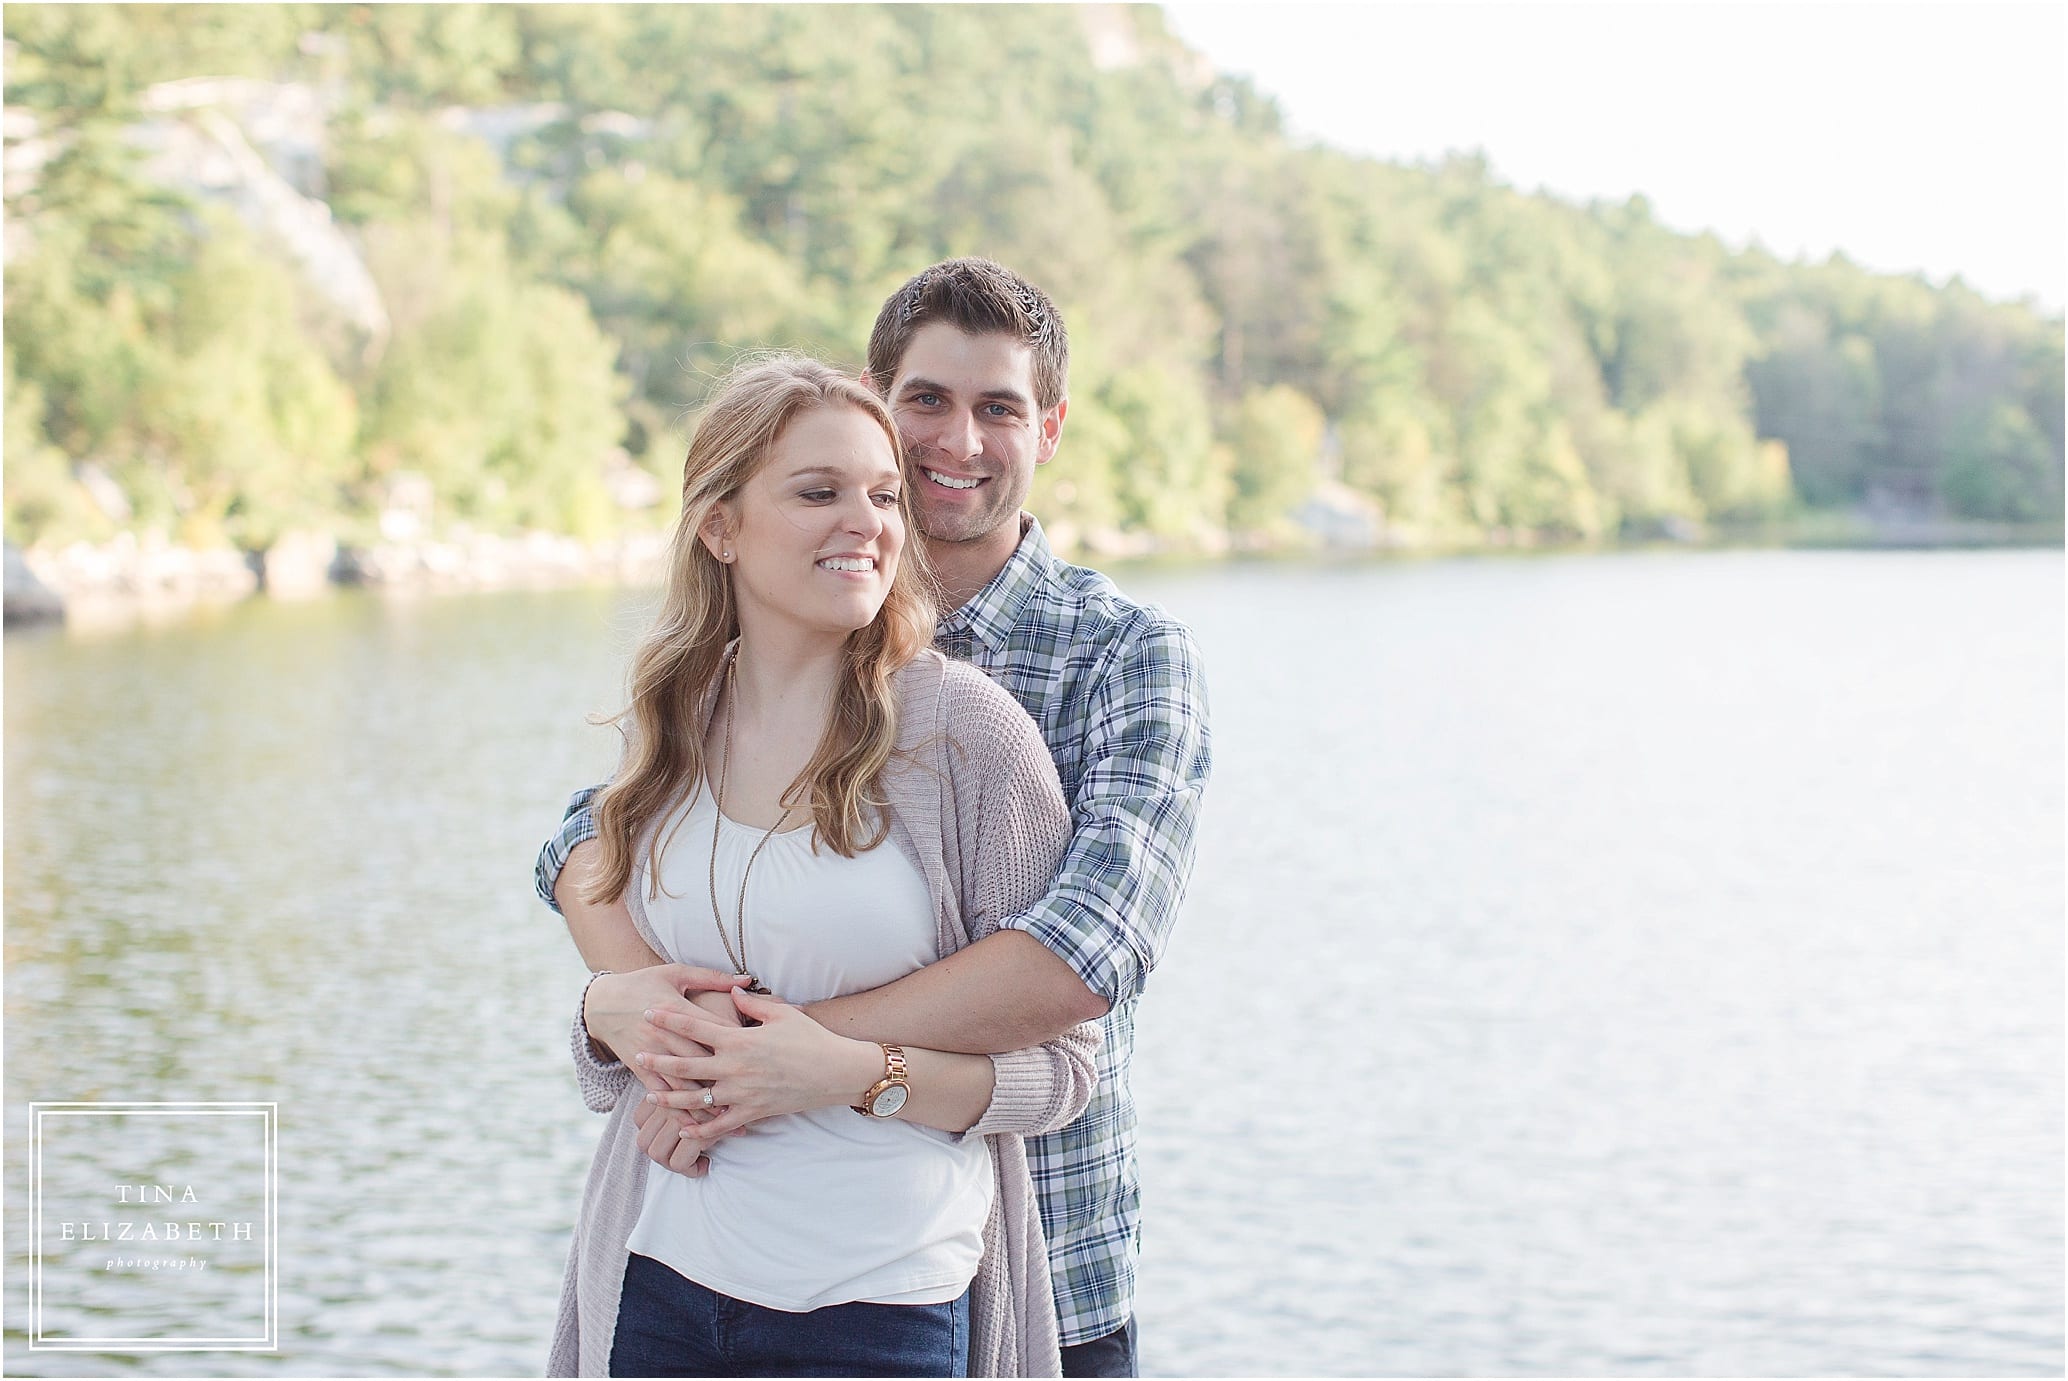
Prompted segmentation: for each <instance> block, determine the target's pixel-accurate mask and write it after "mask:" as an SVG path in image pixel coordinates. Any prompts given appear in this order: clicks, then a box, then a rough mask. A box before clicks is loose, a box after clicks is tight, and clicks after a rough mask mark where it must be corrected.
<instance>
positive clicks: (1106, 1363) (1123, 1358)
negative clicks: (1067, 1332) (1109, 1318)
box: [1063, 1317, 1141, 1377]
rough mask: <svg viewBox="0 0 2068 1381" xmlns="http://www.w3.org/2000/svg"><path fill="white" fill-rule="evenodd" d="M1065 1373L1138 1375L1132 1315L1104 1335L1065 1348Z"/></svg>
mask: <svg viewBox="0 0 2068 1381" xmlns="http://www.w3.org/2000/svg"><path fill="white" fill-rule="evenodd" d="M1063 1375H1065V1376H1073V1377H1074V1376H1139V1375H1141V1371H1140V1369H1139V1367H1138V1366H1137V1364H1136V1361H1135V1321H1134V1319H1133V1318H1132V1317H1130V1318H1129V1319H1128V1321H1127V1322H1126V1323H1124V1324H1122V1325H1120V1327H1118V1328H1116V1329H1114V1330H1113V1331H1112V1332H1111V1333H1108V1334H1107V1335H1106V1336H1105V1337H1103V1338H1093V1339H1092V1340H1091V1341H1090V1342H1088V1343H1078V1344H1076V1345H1075V1346H1073V1347H1066V1348H1064V1349H1063Z"/></svg>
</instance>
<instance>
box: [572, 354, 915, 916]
mask: <svg viewBox="0 0 2068 1381" xmlns="http://www.w3.org/2000/svg"><path fill="white" fill-rule="evenodd" d="M822 407H843V408H853V409H855V410H856V411H858V412H861V413H864V414H866V415H867V416H868V417H869V419H870V420H871V421H874V422H875V423H876V424H877V425H878V426H880V427H882V428H883V434H884V436H885V437H887V438H888V439H889V441H890V448H891V454H892V456H893V457H897V458H899V460H900V461H902V458H903V455H904V450H903V447H902V446H901V445H900V443H899V440H898V429H897V424H896V423H895V422H893V421H892V420H891V416H890V411H889V409H888V408H886V407H885V406H884V404H883V400H882V399H880V398H878V397H877V396H876V395H875V394H874V393H873V392H871V391H870V390H869V389H867V388H865V387H863V386H862V385H861V384H860V383H859V382H857V381H856V380H853V379H849V378H847V377H845V376H844V375H842V374H840V373H838V372H837V371H835V370H833V369H832V368H831V367H829V366H827V365H824V364H821V363H819V362H818V361H817V360H812V359H807V358H805V357H803V356H800V355H779V356H775V357H772V358H766V359H761V360H757V361H754V362H751V363H749V364H746V365H743V366H742V367H740V368H738V369H736V370H734V371H733V373H732V375H731V376H730V377H729V378H728V379H727V380H726V382H725V384H724V386H723V387H722V388H720V390H719V391H718V394H717V396H716V397H715V398H714V399H713V401H712V402H711V404H710V406H709V407H708V408H707V409H706V410H705V412H704V416H703V420H702V422H701V423H700V424H699V425H698V427H697V431H696V438H695V439H694V440H693V441H691V442H690V443H689V455H688V458H687V459H686V460H685V461H684V462H683V467H682V516H681V518H680V519H679V520H678V521H677V522H676V524H675V536H674V540H673V542H672V543H671V545H670V547H669V552H668V580H667V589H666V591H665V593H664V595H663V597H662V601H661V610H660V613H659V615H658V616H657V617H656V618H655V620H654V626H653V629H652V631H651V632H649V633H648V634H647V635H646V638H645V640H644V641H643V642H642V643H641V644H640V646H639V651H638V653H637V654H636V655H635V656H634V658H633V661H632V676H631V704H629V705H628V706H626V707H625V709H624V710H622V711H621V712H619V713H618V714H617V715H616V716H614V717H613V719H612V721H610V722H614V723H616V724H617V726H618V729H619V731H620V732H621V733H622V734H623V735H624V737H625V756H624V760H623V762H622V764H621V766H620V770H619V772H618V774H617V776H616V778H615V779H613V780H612V781H611V783H610V784H609V785H608V786H606V787H605V788H604V789H603V791H602V793H601V794H600V795H599V796H598V797H597V800H596V825H597V831H598V834H599V836H600V839H601V842H602V845H603V867H602V870H601V874H600V876H598V877H597V879H596V880H595V882H594V883H593V884H592V885H591V886H590V888H589V890H588V897H587V900H588V901H590V902H591V903H592V904H595V903H608V902H612V901H615V900H617V899H618V898H619V897H620V896H622V895H624V891H625V888H626V887H627V886H629V885H630V883H631V880H632V851H633V848H634V845H635V844H636V842H637V840H638V838H639V835H640V832H641V831H643V830H644V829H645V828H646V827H647V826H648V825H650V824H652V823H654V822H655V821H657V820H659V819H661V818H662V817H663V816H664V815H666V814H667V813H668V812H669V811H670V810H672V809H674V808H675V806H676V805H677V804H679V803H680V802H681V801H682V800H683V799H684V798H685V797H687V796H688V795H689V793H690V792H691V791H693V790H694V789H695V787H696V785H697V784H698V783H699V782H701V781H702V780H703V777H704V767H705V763H704V757H705V754H704V729H705V719H704V711H705V709H706V707H707V706H709V705H710V703H711V700H712V696H713V695H714V694H715V692H716V691H717V682H718V678H719V676H720V675H721V674H722V673H723V671H724V668H725V649H726V646H727V644H729V643H730V642H731V641H732V640H733V639H734V638H735V637H738V636H739V632H740V625H739V610H738V607H737V605H736V604H735V603H734V601H733V590H732V578H731V577H732V568H731V567H730V566H727V565H725V564H724V563H722V562H720V561H719V560H718V559H717V558H716V557H715V556H713V555H712V554H711V552H710V551H709V550H708V549H707V548H706V547H705V546H704V543H703V541H702V540H701V539H700V537H699V535H698V534H699V533H700V532H701V531H702V530H703V528H704V526H705V524H706V523H707V521H708V520H709V519H710V517H711V515H712V513H713V511H714V510H715V509H716V508H717V506H718V504H719V503H721V502H723V501H725V500H727V499H731V498H733V497H734V496H735V495H737V494H738V493H739V492H740V490H741V488H743V487H744V486H745V485H746V483H747V481H749V480H750V479H752V478H753V477H754V475H755V474H756V473H757V472H758V471H759V470H760V469H761V466H762V464H763V463H764V462H765V461H766V460H767V459H768V453H769V451H770V449H771V448H772V447H773V446H774V445H775V443H776V439H777V438H778V437H780V436H781V435H782V433H783V429H784V428H785V427H787V426H789V425H790V423H791V422H792V421H794V420H795V419H796V418H797V417H798V416H799V415H801V414H803V413H805V412H809V411H811V410H812V409H814V408H822ZM898 509H899V512H900V514H901V515H902V516H903V518H904V519H905V530H906V532H907V533H914V532H916V530H917V529H916V528H914V526H913V524H912V515H911V507H910V500H909V498H908V497H907V496H906V495H905V493H904V491H903V489H902V487H901V489H900V493H899V498H898ZM922 560H923V558H922V557H921V556H920V554H919V551H918V544H917V543H916V542H914V541H911V540H909V539H908V540H907V541H906V543H905V549H904V553H903V559H902V560H900V561H899V563H898V570H897V574H896V576H895V577H893V579H892V580H891V585H890V593H889V595H888V596H887V597H886V598H885V600H884V602H883V608H882V610H881V611H880V612H879V613H878V614H877V616H876V618H875V619H874V620H873V621H872V622H870V624H869V625H868V626H867V627H866V628H861V629H858V630H856V631H855V632H854V633H853V634H852V635H850V636H849V638H848V640H847V644H846V647H845V649H844V653H843V674H842V676H841V678H840V684H839V686H838V688H837V689H836V690H835V692H834V698H833V713H832V716H831V718H830V719H829V721H828V722H827V724H826V732H825V735H824V736H823V737H822V738H821V739H820V740H819V746H818V751H817V752H816V753H814V754H813V755H812V758H811V761H810V762H808V763H806V764H805V767H804V771H803V772H802V773H801V774H800V775H799V777H798V780H797V781H796V783H794V784H793V785H792V786H791V788H790V791H789V792H786V793H785V798H784V799H785V800H786V801H788V800H790V799H791V798H793V797H798V798H808V800H809V802H810V805H811V812H812V817H813V820H814V822H815V827H816V831H817V838H818V839H822V840H824V841H825V842H826V843H827V844H829V845H831V846H832V847H833V849H834V850H835V851H837V852H839V853H841V854H843V855H845V856H847V857H850V858H851V857H853V856H854V855H855V854H856V853H859V852H862V851H864V850H867V849H873V848H875V847H876V846H877V845H878V844H880V843H882V842H883V838H884V836H885V835H886V834H887V833H888V832H889V829H890V819H889V815H888V814H887V812H886V811H885V809H884V802H883V800H882V798H881V796H880V793H879V791H878V786H879V783H880V781H881V778H882V776H883V770H884V768H885V766H886V765H887V764H888V763H889V762H890V758H891V751H892V749H893V747H894V746H895V745H896V743H897V733H898V713H897V700H896V697H895V696H894V695H893V694H892V691H891V678H892V677H893V676H894V675H896V673H897V672H898V671H899V669H901V668H902V667H904V666H905V665H906V664H907V663H908V662H910V661H911V660H912V659H913V658H914V657H916V656H918V655H919V653H920V652H921V651H922V650H924V649H925V648H926V647H928V646H929V645H931V643H932V641H933V626H934V606H933V599H932V597H931V595H930V594H929V593H928V592H929V590H930V588H931V587H930V584H929V582H928V581H927V580H926V578H925V576H924V573H923V571H922V569H921V561H922ZM628 721H629V722H628ZM660 847H661V840H660V837H659V835H658V832H657V833H656V835H655V838H654V840H653V841H652V843H651V844H650V845H649V846H648V856H647V873H648V876H649V877H657V876H658V873H659V869H658V866H657V865H658V863H659V857H658V855H659V852H660Z"/></svg>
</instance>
